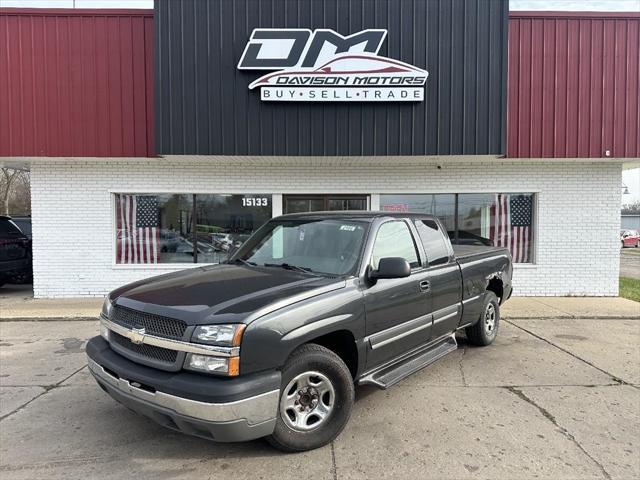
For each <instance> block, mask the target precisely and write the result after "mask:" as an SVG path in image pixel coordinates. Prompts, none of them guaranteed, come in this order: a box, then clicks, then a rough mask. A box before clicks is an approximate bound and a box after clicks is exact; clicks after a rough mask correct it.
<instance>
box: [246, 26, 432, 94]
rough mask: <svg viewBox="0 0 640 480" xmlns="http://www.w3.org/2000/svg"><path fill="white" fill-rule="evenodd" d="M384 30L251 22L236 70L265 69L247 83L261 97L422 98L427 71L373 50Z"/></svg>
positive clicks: (377, 45)
mask: <svg viewBox="0 0 640 480" xmlns="http://www.w3.org/2000/svg"><path fill="white" fill-rule="evenodd" d="M386 36H387V31H386V30H363V31H361V32H358V33H354V34H353V35H349V36H347V37H343V36H342V35H340V34H339V33H336V32H334V31H333V30H328V29H318V30H314V31H311V30H307V29H295V28H287V29H273V28H256V29H255V30H254V31H253V33H252V34H251V38H250V39H249V42H248V43H247V46H246V47H245V49H244V52H243V53H242V58H240V62H239V63H238V69H240V70H270V71H271V73H267V74H266V75H263V76H262V77H260V78H258V79H257V80H255V81H254V82H252V83H251V84H250V85H249V88H250V89H255V88H260V98H261V99H262V100H264V101H290V102H421V101H422V100H424V85H425V83H426V81H427V76H428V75H429V74H428V73H427V72H426V71H425V70H422V69H420V68H418V67H415V66H413V65H409V64H408V63H404V62H400V61H398V60H394V59H392V58H387V57H382V56H380V55H378V51H379V50H380V47H381V46H382V42H384V39H385V38H386Z"/></svg>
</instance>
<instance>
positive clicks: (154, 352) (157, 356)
mask: <svg viewBox="0 0 640 480" xmlns="http://www.w3.org/2000/svg"><path fill="white" fill-rule="evenodd" d="M109 338H110V340H111V342H112V343H115V344H116V345H119V346H120V347H121V348H123V349H125V350H127V351H129V352H131V353H133V354H135V355H139V356H141V357H144V358H146V359H149V360H155V361H157V362H163V363H166V364H174V363H175V362H176V359H177V356H178V352H177V351H175V350H168V349H166V348H161V347H156V346H155V345H144V344H142V345H136V344H135V343H133V342H132V341H131V340H129V339H128V338H127V337H123V336H122V335H119V334H117V333H116V332H113V331H112V332H111V333H110V335H109Z"/></svg>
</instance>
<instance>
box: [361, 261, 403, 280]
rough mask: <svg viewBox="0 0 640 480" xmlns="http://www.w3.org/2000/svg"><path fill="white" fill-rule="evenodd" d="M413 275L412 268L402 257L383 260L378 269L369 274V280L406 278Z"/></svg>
mask: <svg viewBox="0 0 640 480" xmlns="http://www.w3.org/2000/svg"><path fill="white" fill-rule="evenodd" d="M409 275H411V266H410V265H409V262H407V261H406V260H405V259H404V258H402V257H386V258H381V259H380V261H379V262H378V269H377V270H372V271H371V272H370V273H369V278H374V279H379V278H404V277H408V276H409Z"/></svg>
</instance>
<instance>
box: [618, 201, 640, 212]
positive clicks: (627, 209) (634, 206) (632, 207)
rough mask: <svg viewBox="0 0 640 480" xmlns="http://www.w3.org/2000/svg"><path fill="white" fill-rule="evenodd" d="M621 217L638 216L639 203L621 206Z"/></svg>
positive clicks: (639, 210)
mask: <svg viewBox="0 0 640 480" xmlns="http://www.w3.org/2000/svg"><path fill="white" fill-rule="evenodd" d="M622 215H640V202H634V203H627V204H625V205H622Z"/></svg>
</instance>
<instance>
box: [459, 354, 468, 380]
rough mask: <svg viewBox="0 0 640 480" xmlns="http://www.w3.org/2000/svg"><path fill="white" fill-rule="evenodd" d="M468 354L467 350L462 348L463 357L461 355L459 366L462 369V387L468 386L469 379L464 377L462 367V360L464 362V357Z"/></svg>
mask: <svg viewBox="0 0 640 480" xmlns="http://www.w3.org/2000/svg"><path fill="white" fill-rule="evenodd" d="M465 353H467V348H466V347H462V355H460V360H459V361H458V366H459V367H460V376H461V377H462V385H463V386H465V387H466V386H467V379H466V378H465V376H464V368H463V367H462V360H464V355H465Z"/></svg>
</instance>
